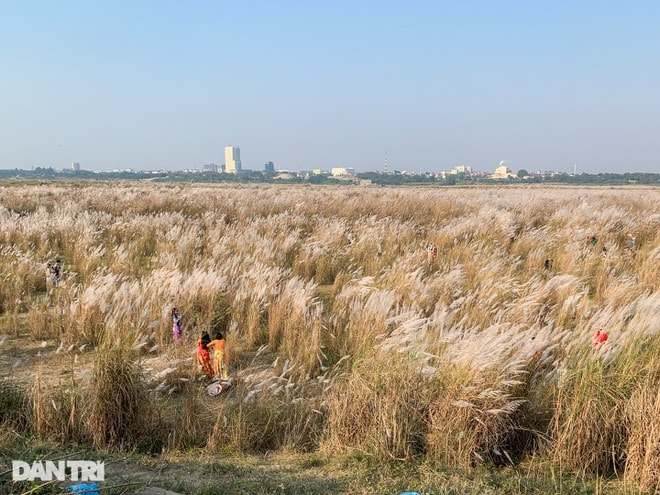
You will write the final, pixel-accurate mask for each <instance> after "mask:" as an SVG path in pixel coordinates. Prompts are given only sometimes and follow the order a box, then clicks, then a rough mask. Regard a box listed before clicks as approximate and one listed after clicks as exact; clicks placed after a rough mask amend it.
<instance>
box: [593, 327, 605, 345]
mask: <svg viewBox="0 0 660 495" xmlns="http://www.w3.org/2000/svg"><path fill="white" fill-rule="evenodd" d="M606 340H607V334H606V333H605V332H603V329H600V330H598V331H597V332H596V334H595V335H594V347H596V346H597V345H598V344H604V343H605V341H606Z"/></svg>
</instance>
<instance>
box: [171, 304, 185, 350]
mask: <svg viewBox="0 0 660 495" xmlns="http://www.w3.org/2000/svg"><path fill="white" fill-rule="evenodd" d="M182 319H183V316H182V315H181V314H180V313H179V311H178V310H177V309H176V308H172V337H173V338H174V342H177V341H178V340H179V339H180V338H181V320H182Z"/></svg>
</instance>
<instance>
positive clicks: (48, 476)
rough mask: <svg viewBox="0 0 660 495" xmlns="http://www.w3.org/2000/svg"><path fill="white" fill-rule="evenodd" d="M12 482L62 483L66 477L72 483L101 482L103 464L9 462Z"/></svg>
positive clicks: (83, 462) (87, 462) (88, 462)
mask: <svg viewBox="0 0 660 495" xmlns="http://www.w3.org/2000/svg"><path fill="white" fill-rule="evenodd" d="M11 467H12V479H13V480H14V481H35V480H41V481H52V480H53V479H56V480H59V481H64V480H65V479H66V478H67V476H68V478H69V479H70V480H72V481H103V480H104V478H105V464H104V463H103V461H57V462H54V461H34V462H33V463H32V464H28V463H27V462H24V461H11Z"/></svg>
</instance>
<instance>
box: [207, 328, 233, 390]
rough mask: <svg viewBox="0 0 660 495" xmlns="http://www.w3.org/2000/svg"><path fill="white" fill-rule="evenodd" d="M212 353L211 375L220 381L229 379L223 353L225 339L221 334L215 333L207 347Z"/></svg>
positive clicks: (225, 356) (225, 357) (224, 353)
mask: <svg viewBox="0 0 660 495" xmlns="http://www.w3.org/2000/svg"><path fill="white" fill-rule="evenodd" d="M207 347H208V348H209V349H210V350H212V351H213V374H214V376H215V377H216V378H219V379H220V380H227V379H228V378H229V367H228V365H227V353H226V352H225V338H224V337H223V336H222V333H221V332H216V334H215V338H214V339H213V340H212V341H211V342H210V343H209V345H208V346H207Z"/></svg>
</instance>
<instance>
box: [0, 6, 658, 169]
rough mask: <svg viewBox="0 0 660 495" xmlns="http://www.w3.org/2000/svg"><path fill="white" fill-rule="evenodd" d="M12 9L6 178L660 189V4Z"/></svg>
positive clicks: (1, 127) (6, 61) (2, 20)
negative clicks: (509, 176) (578, 178)
mask: <svg viewBox="0 0 660 495" xmlns="http://www.w3.org/2000/svg"><path fill="white" fill-rule="evenodd" d="M2 10H3V12H2V16H0V60H1V61H2V67H3V76H2V82H1V83H0V88H1V89H2V91H0V168H2V169H14V168H18V169H30V168H32V167H53V168H56V169H67V168H71V166H72V163H79V164H80V168H82V169H85V170H111V169H117V168H125V169H128V168H130V169H135V170H150V169H164V170H181V169H185V168H200V169H201V168H202V167H203V166H204V165H205V164H210V163H216V164H222V163H224V161H225V160H224V153H225V147H226V146H227V145H228V143H234V145H235V146H238V147H240V153H241V155H240V160H241V162H242V168H243V169H247V170H263V168H264V165H265V164H266V163H268V162H272V163H274V164H275V167H276V168H278V169H289V170H298V169H300V170H311V169H315V168H320V169H324V170H330V169H332V168H340V167H344V168H352V169H354V170H355V171H356V172H362V171H378V170H383V169H384V168H385V166H387V168H388V169H389V170H413V171H420V170H421V171H424V172H441V171H447V170H451V169H452V168H454V167H458V166H469V167H472V169H474V170H479V171H484V172H492V171H494V170H495V169H496V168H497V167H498V166H499V165H500V162H504V163H506V165H507V166H508V167H509V168H510V169H511V170H512V171H514V172H515V171H517V170H520V169H525V170H528V171H536V170H556V171H558V172H566V173H572V172H573V171H574V169H575V168H577V172H578V173H580V172H586V173H601V172H603V173H607V172H612V173H625V172H649V173H660V140H658V139H657V133H658V129H660V89H659V88H660V30H658V29H657V26H658V25H660V2H656V1H651V0H637V1H634V2H619V1H613V0H603V1H600V2H597V3H595V2H570V1H568V0H559V1H557V2H552V3H550V4H541V3H537V2H522V1H509V0H505V1H504V2H489V1H486V0H473V1H468V2H434V1H420V0H412V1H410V2H375V1H362V2H360V1H357V2H348V1H345V0H338V1H336V2H308V1H302V0H288V1H287V0H285V1H282V2H260V3H255V4H251V3H250V2H247V3H245V2H211V1H205V0H199V1H196V2H185V3H184V2H175V1H169V0H162V1H160V0H159V1H156V0H144V1H140V2H128V1H125V0H116V1H113V2H87V1H84V0H61V1H48V0H45V1H39V2H36V1H34V0H25V1H22V2H5V3H3V9H2ZM228 19H231V22H226V21H227V20H228ZM386 153H387V159H386V158H385V156H386ZM385 164H386V165H385Z"/></svg>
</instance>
